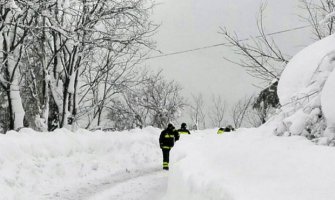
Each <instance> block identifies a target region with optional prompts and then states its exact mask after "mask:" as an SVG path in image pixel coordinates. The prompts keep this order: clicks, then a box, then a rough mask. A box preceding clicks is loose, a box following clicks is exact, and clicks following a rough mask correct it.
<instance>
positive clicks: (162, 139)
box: [159, 128, 179, 149]
mask: <svg viewBox="0 0 335 200" xmlns="http://www.w3.org/2000/svg"><path fill="white" fill-rule="evenodd" d="M177 140H179V133H178V132H177V131H176V129H174V128H173V129H170V128H167V129H165V130H163V131H162V133H161V135H160V136H159V145H160V147H161V148H162V149H171V148H172V147H173V146H174V143H175V141H177Z"/></svg>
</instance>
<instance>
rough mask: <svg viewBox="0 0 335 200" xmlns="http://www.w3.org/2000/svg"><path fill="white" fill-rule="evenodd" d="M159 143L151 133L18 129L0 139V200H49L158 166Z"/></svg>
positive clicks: (145, 131) (152, 131) (155, 135)
mask: <svg viewBox="0 0 335 200" xmlns="http://www.w3.org/2000/svg"><path fill="white" fill-rule="evenodd" d="M158 137H159V130H158V129H154V128H146V129H143V130H140V129H136V130H132V131H129V132H128V131H124V132H121V133H118V132H110V133H109V132H101V131H96V132H94V133H93V132H89V131H86V130H79V131H78V132H76V133H72V132H69V131H67V130H66V129H61V130H56V131H55V132H52V133H37V132H35V131H32V130H31V129H22V130H21V131H20V132H19V133H17V132H8V133H7V134H6V135H0V186H1V187H0V194H1V199H3V200H13V199H19V200H21V199H47V198H46V197H47V196H45V195H47V194H48V193H50V194H52V193H54V192H56V191H59V190H62V189H64V188H67V187H70V188H71V186H74V185H80V184H82V183H87V182H89V181H92V180H95V179H99V178H103V177H107V176H110V175H112V174H120V173H125V172H126V171H132V170H134V169H139V168H146V167H152V166H157V165H158V163H160V159H161V152H160V150H159V146H158Z"/></svg>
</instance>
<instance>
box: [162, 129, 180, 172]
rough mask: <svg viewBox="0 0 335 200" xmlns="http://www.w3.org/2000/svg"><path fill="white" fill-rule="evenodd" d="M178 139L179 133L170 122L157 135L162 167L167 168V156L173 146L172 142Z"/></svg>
mask: <svg viewBox="0 0 335 200" xmlns="http://www.w3.org/2000/svg"><path fill="white" fill-rule="evenodd" d="M177 140H179V134H178V132H177V131H176V129H175V127H174V126H173V125H172V124H169V125H168V127H167V128H166V129H165V130H163V131H162V133H161V135H160V136H159V145H160V147H161V149H162V152H163V169H164V170H169V157H170V150H171V149H172V147H173V146H174V143H175V142H176V141H177Z"/></svg>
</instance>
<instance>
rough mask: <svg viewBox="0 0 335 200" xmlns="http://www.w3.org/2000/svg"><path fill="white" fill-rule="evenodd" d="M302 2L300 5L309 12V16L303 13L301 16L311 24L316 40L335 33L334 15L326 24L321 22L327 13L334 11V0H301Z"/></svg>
mask: <svg viewBox="0 0 335 200" xmlns="http://www.w3.org/2000/svg"><path fill="white" fill-rule="evenodd" d="M300 2H301V6H300V7H301V8H302V9H303V10H304V11H306V12H307V16H303V15H301V16H300V17H301V18H302V19H303V20H304V21H307V22H308V23H309V24H310V25H311V27H312V30H313V35H314V37H315V39H316V40H320V39H322V38H324V37H327V36H328V35H331V34H333V33H334V30H335V29H334V26H335V18H334V17H333V16H332V17H330V18H329V19H328V21H327V23H326V24H324V23H321V22H322V21H323V19H324V18H325V17H326V16H327V15H329V14H330V13H332V12H334V9H335V2H334V0H318V1H312V0H300Z"/></svg>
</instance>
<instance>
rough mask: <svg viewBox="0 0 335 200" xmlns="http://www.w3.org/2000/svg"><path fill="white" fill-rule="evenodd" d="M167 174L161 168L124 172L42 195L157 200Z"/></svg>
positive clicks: (75, 199)
mask: <svg viewBox="0 0 335 200" xmlns="http://www.w3.org/2000/svg"><path fill="white" fill-rule="evenodd" d="M167 175H168V172H166V171H162V170H161V168H158V167H155V168H148V169H143V170H138V171H126V172H123V173H118V174H114V175H111V176H109V177H106V178H103V179H100V180H95V181H92V182H88V183H84V184H82V185H79V186H64V187H63V189H62V190H61V191H58V192H56V193H49V194H46V195H45V197H46V198H47V199H50V200H51V199H52V200H60V199H62V200H116V199H117V200H147V199H153V200H160V199H161V198H162V197H163V196H164V194H165V192H166V187H167Z"/></svg>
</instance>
